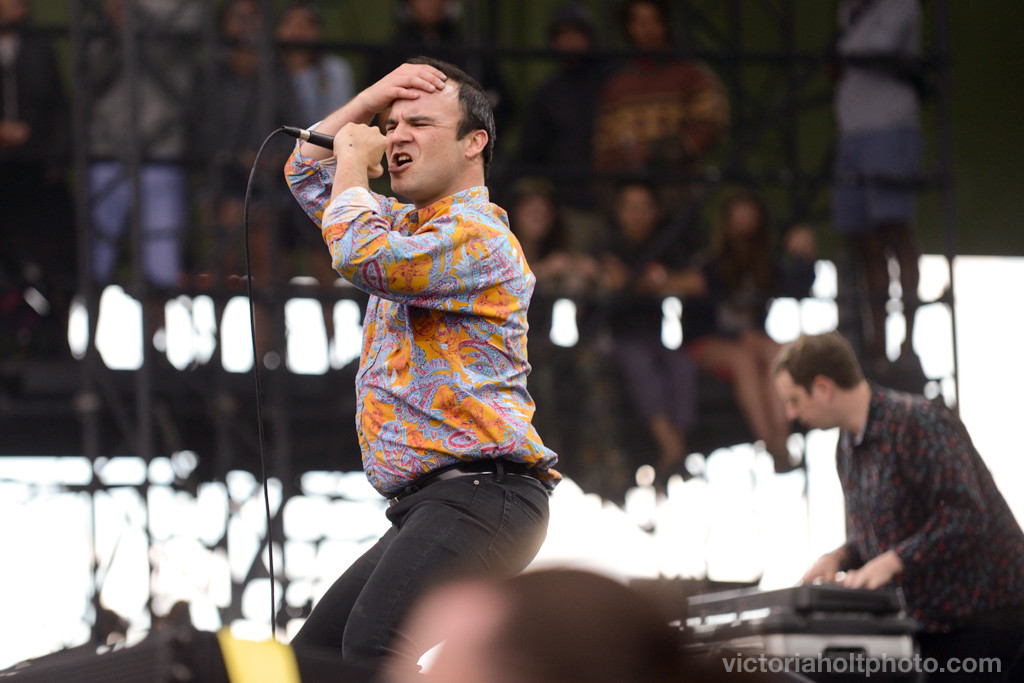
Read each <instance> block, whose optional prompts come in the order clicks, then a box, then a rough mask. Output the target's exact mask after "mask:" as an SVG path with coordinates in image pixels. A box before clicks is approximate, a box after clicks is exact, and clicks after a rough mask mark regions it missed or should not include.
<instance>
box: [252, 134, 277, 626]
mask: <svg viewBox="0 0 1024 683" xmlns="http://www.w3.org/2000/svg"><path fill="white" fill-rule="evenodd" d="M283 132H285V130H284V127H283V126H282V127H281V128H278V129H277V130H275V131H272V132H271V133H270V135H268V136H267V137H266V138H265V139H264V140H263V143H262V144H261V145H260V148H259V150H258V151H257V152H256V157H255V158H254V159H253V161H252V169H251V170H250V171H249V182H248V183H247V184H246V186H245V201H244V203H243V204H242V241H243V242H244V246H245V294H246V296H247V297H248V298H249V334H250V335H251V337H252V371H253V377H254V378H255V380H256V426H257V429H258V433H259V455H260V477H261V479H262V482H261V485H262V487H263V504H264V507H265V509H266V513H267V556H268V563H267V568H268V570H269V572H270V635H271V637H272V638H273V639H274V640H277V594H276V588H275V584H276V582H277V581H276V577H275V574H274V525H273V515H272V514H271V512H270V490H269V488H268V487H267V457H266V438H265V435H264V432H263V383H262V381H261V380H260V363H261V362H262V359H261V358H259V355H258V352H257V349H256V306H255V304H254V303H253V294H252V278H253V276H252V256H251V254H250V249H249V202H250V200H251V198H252V188H253V185H254V181H255V178H256V169H257V167H258V166H259V162H260V155H262V154H263V150H264V148H265V147H266V146H267V143H269V142H270V140H271V139H272V138H273V137H274V136H275V135H277V134H278V133H283Z"/></svg>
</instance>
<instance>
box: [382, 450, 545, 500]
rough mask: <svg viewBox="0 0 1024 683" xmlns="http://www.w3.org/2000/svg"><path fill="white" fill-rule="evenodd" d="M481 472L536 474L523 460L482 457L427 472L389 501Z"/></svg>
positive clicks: (514, 474)
mask: <svg viewBox="0 0 1024 683" xmlns="http://www.w3.org/2000/svg"><path fill="white" fill-rule="evenodd" d="M481 474H482V475H489V474H502V475H512V476H516V477H534V476H535V475H534V474H533V472H532V471H531V469H530V466H529V465H527V464H526V463H522V462H514V461H512V460H506V459H504V458H493V459H492V458H482V459H480V460H470V461H469V462H460V463H456V464H454V465H448V466H447V467H442V468H440V469H436V470H434V471H432V472H427V473H426V474H424V475H423V476H422V477H420V478H419V479H417V480H416V481H414V482H413V483H411V484H409V485H408V486H406V487H405V488H404V489H402V490H401V491H399V492H398V493H396V494H395V495H393V496H392V497H391V498H389V499H388V503H389V504H391V505H394V504H395V503H397V502H398V501H400V500H402V499H403V498H405V497H406V496H410V495H412V494H414V493H416V492H417V491H421V490H423V489H425V488H426V487H428V486H430V485H431V484H434V483H436V482H439V481H444V480H445V479H456V478H458V477H473V476H476V475H481Z"/></svg>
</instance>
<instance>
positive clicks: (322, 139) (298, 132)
mask: <svg viewBox="0 0 1024 683" xmlns="http://www.w3.org/2000/svg"><path fill="white" fill-rule="evenodd" d="M281 128H282V130H284V132H285V133H287V134H288V135H291V136H292V137H293V138H298V139H299V140H305V141H306V142H308V143H310V144H311V145H316V146H317V147H323V148H324V149H329V150H331V151H332V152H333V151H334V138H333V137H331V136H330V135H324V134H323V133H317V132H316V131H315V130H306V129H305V128H296V127H295V126H282V127H281Z"/></svg>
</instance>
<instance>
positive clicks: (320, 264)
mask: <svg viewBox="0 0 1024 683" xmlns="http://www.w3.org/2000/svg"><path fill="white" fill-rule="evenodd" d="M32 4H33V3H32V2H31V0H0V61H2V67H3V71H2V76H3V84H2V85H3V87H2V88H0V98H2V99H0V104H2V108H0V114H2V119H0V177H2V178H3V181H2V183H0V221H2V225H0V240H2V243H0V321H2V323H3V324H2V326H0V330H2V333H0V352H2V353H3V354H4V355H5V356H26V355H36V356H46V357H52V356H61V355H64V354H66V353H67V340H66V325H67V315H68V311H69V307H70V306H71V302H72V300H73V299H74V297H75V296H76V294H77V293H80V291H81V289H82V286H83V283H89V285H90V286H92V287H94V288H96V289H102V287H104V286H106V285H107V284H110V283H119V284H121V285H122V286H124V287H125V288H126V290H127V291H129V293H131V294H132V295H133V296H136V298H138V299H139V300H141V301H142V302H143V304H144V319H145V321H146V322H145V328H144V329H145V331H146V335H147V338H148V339H153V338H154V335H156V333H157V332H158V331H159V329H160V328H161V327H162V325H163V302H165V301H166V300H167V298H169V297H173V296H175V295H177V294H179V293H184V294H188V295H195V294H197V293H204V292H206V293H211V294H217V293H221V294H225V293H226V294H231V293H241V291H242V290H243V288H244V286H245V284H246V276H247V275H248V276H250V277H251V278H252V282H254V283H256V284H257V285H259V286H266V285H271V286H273V285H279V286H283V285H285V284H286V283H288V282H290V281H291V279H292V278H294V277H296V276H305V277H306V278H313V279H314V280H315V282H316V283H318V285H319V286H320V287H321V288H322V291H323V292H330V291H331V287H332V285H333V284H334V283H335V281H336V280H337V275H336V273H334V272H333V270H332V269H331V266H330V260H329V256H328V254H327V252H326V250H325V249H324V247H323V244H322V242H321V240H320V236H319V234H318V233H317V232H316V231H315V229H314V226H313V225H312V223H310V221H309V219H308V218H307V217H305V216H304V215H302V214H301V212H299V211H298V210H297V207H296V205H295V202H294V201H292V199H291V197H290V196H289V194H288V190H287V187H286V185H285V183H284V181H283V178H282V177H281V170H280V169H281V167H282V162H283V160H284V158H285V157H286V155H287V154H288V152H289V151H290V149H291V145H292V144H293V141H291V140H289V139H287V138H286V137H285V136H282V135H278V136H275V137H272V138H270V139H269V140H267V136H268V135H269V134H270V133H271V132H272V131H274V130H275V129H276V128H278V127H279V126H281V125H295V126H303V127H305V126H309V125H311V124H313V123H314V122H316V121H317V120H319V119H320V118H322V117H323V116H324V115H325V114H326V113H328V112H330V111H332V110H333V109H335V108H337V107H339V106H340V105H342V104H343V103H344V102H346V101H347V100H348V99H349V98H351V97H352V96H353V95H354V94H355V93H356V92H358V90H359V89H360V88H361V87H363V86H365V85H366V84H369V83H371V82H373V81H374V80H376V79H377V78H378V77H379V76H380V75H382V74H383V73H386V72H387V71H389V70H390V69H392V68H394V67H395V66H396V65H397V64H399V63H401V62H402V61H403V60H404V59H406V58H407V57H409V56H412V55H417V54H427V55H430V56H435V57H439V58H442V59H445V60H447V61H451V62H453V63H457V64H459V65H461V66H463V67H464V68H465V69H466V70H467V71H468V72H469V73H471V74H473V75H475V76H477V78H478V79H479V80H480V81H481V83H482V84H483V86H484V87H485V89H486V90H487V91H488V93H489V94H490V96H491V97H492V103H493V105H494V107H495V112H496V118H497V122H498V131H499V139H498V141H497V145H498V146H497V149H498V153H497V156H496V158H495V165H494V168H493V169H492V172H491V177H490V179H489V186H490V190H491V196H492V199H493V200H494V201H495V202H496V203H498V204H499V205H501V206H503V207H504V208H506V209H507V210H508V212H509V216H510V222H511V227H512V230H513V232H514V233H515V235H516V236H517V238H518V239H519V241H520V243H521V244H522V247H523V249H524V252H525V254H526V255H527V258H528V261H529V263H530V266H531V268H532V270H533V272H534V273H535V274H536V276H537V290H536V293H535V296H534V300H533V304H532V306H531V309H530V325H531V329H530V350H529V352H530V360H531V364H532V365H533V368H534V370H533V375H531V378H530V387H531V392H532V393H533V394H534V395H535V398H536V400H537V404H538V413H537V416H536V422H537V425H538V429H539V430H540V431H541V433H542V434H544V436H545V440H546V441H549V442H550V443H551V446H552V447H553V448H554V450H556V451H558V452H562V451H563V450H566V451H568V450H573V449H575V450H576V451H577V452H576V453H574V454H573V455H574V457H572V458H566V459H565V462H567V463H572V462H574V463H578V468H579V470H580V473H581V476H583V475H582V473H583V472H593V471H595V470H594V469H593V465H601V466H603V467H604V469H603V470H601V469H598V470H596V471H602V472H604V473H605V474H604V475H603V476H609V475H608V472H612V471H621V472H624V473H631V472H632V471H633V470H634V469H635V465H636V464H637V463H635V462H625V463H619V464H616V463H618V460H616V458H620V457H621V454H620V453H619V452H618V451H617V450H616V449H615V448H614V447H611V446H609V444H621V443H623V442H629V443H630V446H631V447H630V448H629V449H628V450H630V451H637V450H639V451H641V452H644V453H649V454H650V456H649V458H648V460H649V463H648V464H650V465H652V466H653V467H654V468H655V470H656V472H657V473H658V481H659V482H662V483H663V482H664V481H665V480H666V478H667V477H669V476H672V475H675V474H678V475H681V476H683V477H684V478H686V477H688V476H691V474H692V473H691V472H689V471H688V470H687V467H686V464H685V456H686V454H687V453H689V452H690V451H691V450H692V445H691V443H690V438H691V436H692V433H693V430H694V428H695V425H699V423H700V420H699V412H700V410H701V406H700V402H701V392H702V387H704V386H707V385H708V384H714V383H718V384H724V385H727V386H728V387H729V388H730V390H731V392H732V395H733V396H734V400H735V410H736V412H737V415H738V416H739V417H740V418H741V422H742V425H743V426H744V428H745V429H746V430H747V432H748V434H747V436H749V437H750V439H751V440H753V441H756V442H757V443H758V444H760V445H762V446H763V448H764V450H765V451H766V452H767V453H768V454H770V455H771V457H772V460H773V462H774V463H775V469H776V471H778V472H786V471H789V470H790V469H793V468H794V467H797V466H799V462H798V458H797V457H796V456H795V454H791V453H790V450H789V448H788V446H787V437H788V435H789V433H790V427H791V425H789V424H788V423H787V421H786V419H785V416H784V414H783V411H782V406H781V404H780V403H779V400H778V397H777V396H776V395H775V393H774V391H773V389H772V383H771V379H770V377H769V367H768V366H769V363H770V360H771V358H772V357H773V356H774V354H775V352H776V351H777V349H778V344H777V343H776V342H775V340H773V339H772V338H771V337H770V336H769V335H768V334H767V332H766V330H765V319H766V316H767V312H768V307H769V305H770V303H771V302H772V300H773V299H774V298H776V297H780V296H785V297H797V298H799V297H805V296H809V295H810V292H811V287H812V284H813V282H814V277H815V261H816V259H817V258H818V255H819V254H818V248H817V241H818V240H817V231H818V230H819V229H821V228H820V227H816V226H815V225H814V224H813V223H814V222H815V218H816V217H814V216H806V215H792V214H791V211H792V209H791V207H785V206H771V205H770V202H769V200H768V198H767V193H766V192H765V191H764V188H759V187H756V186H747V185H742V186H741V185H735V186H732V185H730V186H725V185H723V184H721V183H715V182H711V181H710V180H709V179H711V178H713V176H714V173H709V168H710V167H711V166H712V165H713V164H714V163H715V160H716V159H718V158H720V157H721V156H722V155H723V154H725V153H726V152H727V151H728V148H729V144H730V142H729V141H730V101H729V90H728V89H727V88H726V87H725V85H724V84H723V81H722V79H721V78H720V76H719V75H718V74H716V72H715V70H714V69H713V68H712V67H711V66H710V65H708V64H706V63H704V62H702V61H700V60H698V59H695V58H692V57H691V56H689V55H690V51H689V50H688V49H687V48H688V47H689V40H690V39H691V38H692V31H691V27H689V26H685V25H684V23H683V21H682V19H683V18H682V17H679V16H673V14H672V12H673V11H678V10H679V7H678V5H679V3H672V2H668V1H667V0H624V1H622V2H616V3H601V4H600V5H599V7H600V8H601V10H605V9H606V8H608V7H611V6H612V4H614V9H615V12H614V13H611V14H608V15H604V14H602V13H601V12H598V11H596V7H595V5H594V3H586V2H580V1H575V2H567V3H565V4H561V5H558V6H557V7H555V8H554V11H553V12H552V13H551V15H550V16H549V17H547V20H546V33H545V39H546V45H545V46H544V47H546V48H547V50H548V51H549V53H548V57H547V60H546V61H545V64H547V65H548V67H549V68H548V69H547V70H546V71H545V72H544V73H545V76H544V77H543V78H542V79H541V80H540V81H539V82H537V83H535V84H532V85H530V87H529V88H528V90H527V91H524V87H523V86H522V84H515V85H519V86H520V87H513V86H514V84H513V82H512V80H511V79H510V77H509V71H508V70H507V68H506V67H507V65H506V64H505V63H504V62H502V61H501V60H500V59H499V58H498V56H497V54H496V53H495V52H494V51H490V50H486V49H485V50H477V49H475V48H478V47H480V45H479V43H478V39H477V38H476V37H475V36H474V35H473V34H472V33H471V32H469V31H465V30H464V24H465V21H464V19H465V13H464V12H463V11H462V10H464V9H465V8H466V5H468V4H471V3H465V2H462V3H460V2H457V1H455V0H395V2H394V7H393V9H394V25H393V31H392V38H391V39H390V40H388V41H385V42H384V43H382V44H381V45H379V46H376V49H375V50H374V51H372V52H362V51H360V52H357V53H352V54H349V53H345V56H342V53H340V52H338V51H334V50H332V48H331V45H330V42H329V41H328V40H327V39H326V38H325V35H326V34H327V33H328V30H327V29H328V28H330V27H329V26H325V21H324V16H323V13H322V9H321V7H320V6H318V5H317V4H316V3H313V2H301V1H300V2H287V3H286V2H280V3H267V2H261V1H260V0H224V1H222V2H219V3H218V4H217V5H216V7H215V8H214V9H211V6H210V5H208V4H207V3H206V2H205V1H204V0H175V1H174V2H164V1H161V0H93V1H91V2H84V3H82V4H81V6H82V7H83V10H82V16H81V22H82V26H81V29H82V36H83V37H82V40H83V42H84V46H83V47H84V53H83V54H82V55H81V59H82V61H81V63H74V64H70V65H69V64H62V63H61V62H60V59H59V57H58V54H59V53H58V51H57V49H56V47H55V42H57V40H56V38H55V35H54V34H53V32H52V31H51V32H47V31H41V30H38V26H37V24H36V23H35V22H34V21H33V7H32ZM838 5H839V16H838V26H839V34H838V39H837V43H836V45H835V46H822V50H823V52H829V50H830V48H831V47H834V48H835V50H836V53H837V54H838V55H839V56H840V57H841V59H839V60H838V61H837V62H836V64H838V65H839V66H837V67H836V68H834V69H832V70H830V75H831V77H832V78H834V80H835V86H836V87H835V93H836V98H835V110H836V121H837V140H838V143H839V150H838V153H837V168H836V187H835V195H836V197H835V207H834V214H835V215H834V217H833V219H832V221H831V222H833V223H834V224H835V226H836V228H837V229H838V231H839V232H840V233H841V234H842V235H843V236H844V239H845V238H848V242H843V244H844V245H847V244H848V245H849V253H850V255H851V262H852V263H853V264H854V265H853V272H854V276H853V278H852V282H854V284H853V285H852V286H853V287H854V288H855V289H856V292H857V294H855V295H854V296H853V297H852V298H853V299H855V300H857V301H860V302H863V305H864V308H865V311H864V314H863V315H860V316H859V319H860V320H862V323H861V332H862V334H861V336H860V340H861V342H862V343H861V344H860V345H859V348H860V349H861V350H862V351H863V353H864V354H865V360H866V367H869V368H873V369H876V370H877V372H878V373H879V374H882V373H884V372H885V371H886V369H887V364H888V363H892V362H897V363H904V364H906V363H907V362H910V363H913V362H915V361H916V356H914V352H913V349H912V348H911V347H910V344H909V340H910V339H911V334H910V329H911V327H912V323H913V311H914V310H915V308H916V306H917V303H918V302H917V300H916V289H917V280H916V278H917V271H916V263H917V257H918V256H919V253H918V252H917V246H916V244H915V240H914V231H913V227H912V226H913V201H914V195H913V191H912V190H911V189H908V186H909V185H910V183H909V182H908V180H912V179H913V177H914V174H915V173H917V172H918V171H919V166H918V164H919V159H918V157H919V155H920V140H919V137H920V135H919V131H918V125H919V124H918V106H919V102H918V100H919V97H920V92H919V87H918V84H917V83H916V81H915V77H916V75H917V74H916V72H915V71H914V69H913V64H914V59H915V58H916V56H917V54H918V50H919V46H918V43H919V41H920V26H919V22H920V9H919V8H918V6H917V0H877V1H875V2H866V1H863V0H842V2H840V3H838ZM268 6H273V8H274V11H273V14H267V13H265V10H266V8H267V7H268ZM211 12H213V13H215V17H213V18H214V22H213V25H215V31H216V33H217V35H216V39H215V40H212V41H211V40H210V35H209V31H210V28H209V27H210V25H211V21H210V18H211V17H210V13H211ZM210 45H213V46H214V48H213V49H209V46H210ZM535 47H540V46H535ZM862 54H866V55H870V56H872V57H874V58H875V59H873V60H867V61H857V56H858V55H862ZM885 54H890V55H895V56H896V57H895V58H894V59H892V60H888V61H886V60H879V59H877V58H878V56H879V55H885ZM894 64H898V66H894ZM71 78H74V79H76V85H77V86H78V87H77V88H76V89H75V90H74V92H75V93H76V96H77V98H78V100H79V101H77V102H76V106H77V107H84V108H85V111H86V112H87V115H86V116H84V118H80V119H79V123H76V122H75V121H73V120H72V118H73V117H72V108H71V106H70V100H71V97H70V93H71V90H70V88H69V87H68V83H69V79H71ZM73 131H74V132H78V133H80V134H81V135H84V136H85V142H84V145H83V144H82V142H81V141H78V143H79V145H80V147H78V148H76V147H74V146H73V145H74V143H75V141H74V140H73V137H72V132H73ZM506 132H507V133H508V134H507V135H506V134H505V133H506ZM72 149H84V150H85V152H84V158H85V163H84V164H79V165H78V166H77V167H76V166H73V165H72V163H71V162H72ZM258 153H261V154H262V155H261V156H260V160H259V163H258V164H256V163H255V162H256V159H257V154H258ZM80 174H84V175H80ZM250 176H251V177H250ZM877 177H884V179H885V180H886V182H884V183H877V182H875V181H876V180H877ZM250 183H251V186H250ZM247 192H248V193H249V194H248V196H247ZM247 200H248V205H247V204H246V201H247ZM76 207H77V210H76ZM246 208H247V209H248V215H247V218H248V226H247V227H248V243H246V241H245V240H244V239H243V235H242V227H243V218H244V217H246V216H245V213H246ZM819 222H820V221H819ZM247 246H248V249H249V250H250V252H251V254H250V260H251V267H250V266H247V265H246V247H247ZM890 277H891V278H892V283H890ZM307 281H308V280H307ZM891 285H892V286H895V287H898V288H900V290H899V291H901V292H902V299H903V302H902V303H903V307H904V313H905V314H906V318H907V323H908V332H907V334H906V339H907V340H908V341H907V343H906V344H904V347H903V348H902V349H901V353H900V355H899V357H898V358H896V359H890V358H888V357H887V355H886V345H885V330H884V327H885V316H886V305H888V304H890V298H891V296H890V293H891V291H892V287H891ZM309 286H316V285H309ZM335 291H336V290H335ZM671 297H675V298H676V299H678V300H679V301H681V302H683V305H682V311H681V317H680V320H679V322H680V324H681V325H682V330H683V333H682V344H681V347H679V348H669V347H668V346H666V344H665V343H664V335H663V329H664V320H665V316H666V313H665V301H666V300H667V299H669V298H671ZM323 298H324V301H325V303H324V307H323V308H324V320H325V327H326V330H327V334H328V337H331V336H332V335H333V333H334V325H333V322H332V310H333V308H332V302H331V300H330V295H329V294H324V295H323ZM215 301H218V302H219V303H220V305H223V303H224V302H225V301H226V297H219V298H218V297H216V296H215ZM271 301H273V297H271V296H261V297H258V298H256V302H257V305H258V306H261V307H263V308H264V309H265V310H264V311H263V313H264V314H261V315H258V316H257V320H258V321H260V322H259V324H258V329H257V331H256V337H257V339H256V343H257V345H258V347H259V349H258V353H259V355H262V354H263V353H264V352H265V351H267V350H269V349H272V348H274V344H275V343H277V341H276V338H275V335H278V334H283V332H280V331H279V330H275V329H274V328H273V324H272V322H271V321H272V317H271V316H270V315H269V314H268V313H267V310H266V309H267V308H268V307H269V306H270V303H269V302H271ZM565 301H571V302H573V306H574V307H573V308H572V309H571V311H570V313H569V315H570V316H571V318H572V322H574V323H575V329H576V331H577V334H578V339H577V342H576V344H575V345H573V346H571V347H567V346H564V345H559V344H556V343H555V342H554V341H552V338H551V335H550V331H551V329H552V321H553V319H554V318H556V317H557V316H558V315H564V311H565V309H564V306H563V307H560V305H561V304H563V303H564V302H565ZM218 312H219V313H222V312H223V309H222V308H221V309H219V311H218ZM855 340H856V338H855ZM918 369H919V365H918ZM610 406H613V407H614V409H612V410H609V407H610ZM609 412H612V413H622V414H624V415H628V416H630V417H629V419H628V421H627V422H626V423H625V424H623V423H621V422H620V423H618V424H617V425H616V424H611V423H609V421H608V420H603V419H601V418H600V416H602V415H607V414H608V413H609ZM614 430H618V431H617V433H615V434H612V433H609V432H610V431H614ZM638 444H645V446H644V447H641V448H637V447H636V446H637V445H638ZM610 451H612V452H610ZM609 459H611V460H609ZM612 461H614V462H612ZM610 462H611V464H612V465H614V466H610V465H609V463H610ZM620 465H621V466H620ZM569 469H570V470H571V469H572V466H569ZM568 473H569V474H575V473H574V472H572V471H570V472H568ZM623 476H630V475H629V474H624V475H623ZM612 486H613V488H616V489H617V490H618V489H620V488H621V487H622V486H624V483H623V482H618V483H616V484H613V485H612Z"/></svg>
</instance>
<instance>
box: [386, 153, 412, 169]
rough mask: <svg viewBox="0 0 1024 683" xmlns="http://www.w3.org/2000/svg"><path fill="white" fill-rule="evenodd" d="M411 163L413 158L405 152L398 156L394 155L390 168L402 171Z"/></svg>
mask: <svg viewBox="0 0 1024 683" xmlns="http://www.w3.org/2000/svg"><path fill="white" fill-rule="evenodd" d="M411 163H412V157H411V156H409V155H408V154H406V153H405V152H399V153H397V154H394V155H392V157H391V163H390V164H388V167H389V169H390V170H392V171H400V170H402V169H403V168H405V167H406V166H408V165H409V164H411Z"/></svg>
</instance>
